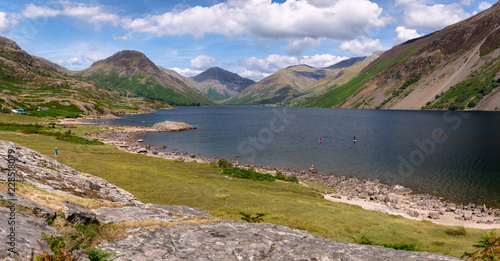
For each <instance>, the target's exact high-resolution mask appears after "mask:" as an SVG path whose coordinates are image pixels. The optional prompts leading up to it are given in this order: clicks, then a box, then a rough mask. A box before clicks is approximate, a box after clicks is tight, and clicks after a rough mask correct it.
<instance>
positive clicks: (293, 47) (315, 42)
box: [285, 37, 321, 55]
mask: <svg viewBox="0 0 500 261" xmlns="http://www.w3.org/2000/svg"><path fill="white" fill-rule="evenodd" d="M320 44H321V39H314V38H310V37H306V38H301V39H295V40H291V41H289V42H288V44H287V45H286V46H285V51H286V52H287V53H288V54H291V55H299V54H301V53H302V52H303V51H304V50H305V49H307V48H308V47H311V46H319V45H320Z"/></svg>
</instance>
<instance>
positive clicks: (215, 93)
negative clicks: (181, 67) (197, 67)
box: [192, 67, 255, 100]
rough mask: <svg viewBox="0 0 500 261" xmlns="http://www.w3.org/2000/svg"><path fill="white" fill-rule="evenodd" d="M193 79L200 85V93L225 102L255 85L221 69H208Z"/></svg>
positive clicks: (251, 81)
mask: <svg viewBox="0 0 500 261" xmlns="http://www.w3.org/2000/svg"><path fill="white" fill-rule="evenodd" d="M192 79H193V80H194V81H196V82H197V83H198V86H199V88H200V89H199V90H200V91H202V92H203V93H206V94H207V96H209V97H210V98H212V99H215V100H225V99H227V98H229V97H231V96H233V95H235V94H237V93H239V92H241V91H242V90H244V89H245V88H247V87H248V86H250V85H252V84H254V83H255V82H254V81H253V80H250V79H247V78H243V77H241V76H240V75H238V74H236V73H232V72H229V71H226V70H224V69H222V68H220V67H211V68H208V69H207V70H206V71H204V72H202V73H200V74H198V75H196V76H194V77H192Z"/></svg>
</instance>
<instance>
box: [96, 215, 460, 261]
mask: <svg viewBox="0 0 500 261" xmlns="http://www.w3.org/2000/svg"><path fill="white" fill-rule="evenodd" d="M99 248H101V249H104V250H106V251H108V252H110V253H114V254H117V255H120V257H119V258H117V259H116V261H121V260H135V261H143V260H144V261H145V260H172V261H174V260H367V261H370V260H373V261H375V260H376V261H379V260H394V261H396V260H397V261H399V260H415V261H416V260H418V261H421V260H450V261H451V260H460V259H457V258H453V257H448V256H442V255H437V254H431V253H426V252H409V251H400V250H394V249H389V248H384V247H379V246H369V245H359V244H352V243H340V242H333V241H330V240H328V239H325V238H323V237H319V236H316V235H313V234H311V233H309V232H307V231H303V230H294V229H291V228H288V227H283V226H279V225H275V224H255V223H239V222H222V223H211V224H202V225H180V226H175V227H170V228H155V229H150V230H143V231H141V232H139V233H137V234H135V235H131V236H129V237H127V238H122V239H119V240H116V241H115V242H112V243H110V242H103V243H102V244H101V245H100V246H99Z"/></svg>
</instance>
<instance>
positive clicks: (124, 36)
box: [113, 32, 132, 41]
mask: <svg viewBox="0 0 500 261" xmlns="http://www.w3.org/2000/svg"><path fill="white" fill-rule="evenodd" d="M113 39H115V40H122V41H126V40H130V39H132V34H131V33H130V32H129V33H127V34H125V35H123V36H116V35H113Z"/></svg>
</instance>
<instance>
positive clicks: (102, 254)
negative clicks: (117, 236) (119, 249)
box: [85, 247, 117, 261]
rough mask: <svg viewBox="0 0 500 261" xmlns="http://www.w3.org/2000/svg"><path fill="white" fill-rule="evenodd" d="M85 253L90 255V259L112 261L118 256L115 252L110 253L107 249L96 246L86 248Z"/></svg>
mask: <svg viewBox="0 0 500 261" xmlns="http://www.w3.org/2000/svg"><path fill="white" fill-rule="evenodd" d="M85 254H87V255H88V256H89V259H90V261H111V260H114V259H115V258H116V257H117V256H116V255H115V254H111V253H108V252H107V251H106V250H102V249H99V248H95V247H94V248H92V249H89V250H85Z"/></svg>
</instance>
